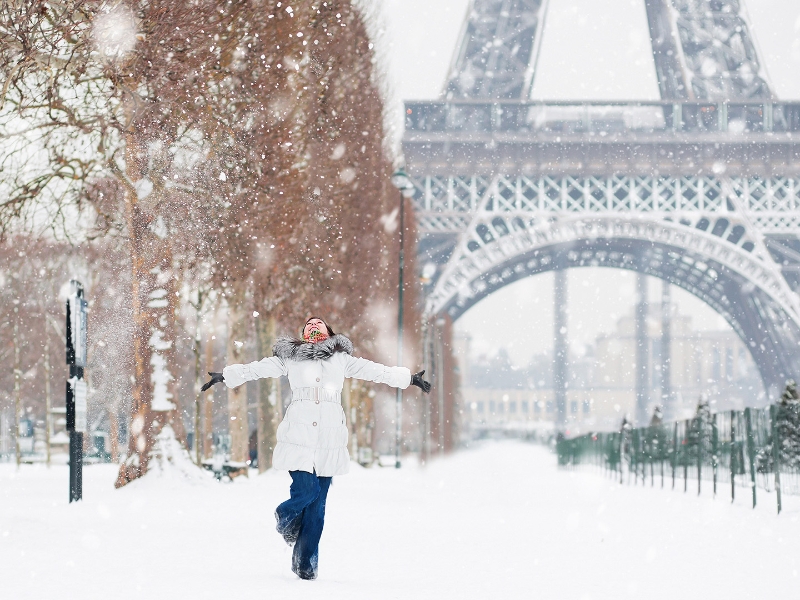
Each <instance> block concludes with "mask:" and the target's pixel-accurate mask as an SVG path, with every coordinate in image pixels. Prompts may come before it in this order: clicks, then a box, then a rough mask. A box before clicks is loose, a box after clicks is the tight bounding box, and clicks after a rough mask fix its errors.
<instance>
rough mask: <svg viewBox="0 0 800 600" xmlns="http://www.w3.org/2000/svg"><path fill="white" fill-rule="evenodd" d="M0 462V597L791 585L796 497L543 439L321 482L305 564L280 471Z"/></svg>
mask: <svg viewBox="0 0 800 600" xmlns="http://www.w3.org/2000/svg"><path fill="white" fill-rule="evenodd" d="M115 475H116V470H115V468H114V467H113V466H110V465H96V466H91V467H87V468H86V469H85V470H84V478H85V480H84V498H85V500H84V501H83V502H81V503H78V504H73V505H71V506H70V505H68V504H67V502H66V500H67V468H66V467H63V466H58V467H52V468H51V469H49V470H48V469H47V468H46V467H44V466H26V467H23V468H22V470H20V471H19V472H18V471H16V469H15V467H13V466H12V465H7V464H3V465H0V597H1V598H4V599H5V598H7V599H9V600H21V599H26V598H35V599H37V600H38V599H44V598H62V599H68V600H69V599H72V598H75V599H80V600H92V599H95V598H110V599H115V600H116V599H125V598H135V599H137V600H142V599H143V598H147V599H154V600H161V599H167V598H170V599H183V598H192V599H193V600H198V599H205V598H209V599H212V598H213V599H220V598H223V599H245V598H279V599H292V600H295V599H296V600H302V599H305V598H315V599H316V598H325V599H326V600H337V599H342V600H345V599H346V600H358V599H362V598H363V599H369V600H382V599H389V598H398V599H412V598H413V599H415V600H416V599H423V598H436V599H450V598H454V599H455V598H459V599H462V598H463V599H471V598H476V599H481V600H485V599H489V598H491V599H495V598H497V599H500V598H537V599H543V600H544V599H556V600H560V599H575V600H583V599H598V598H603V599H605V598H608V599H612V598H613V599H615V600H617V599H620V598H637V599H640V598H641V599H647V600H656V599H661V598H664V599H667V598H669V599H670V600H674V599H675V598H680V599H682V600H688V599H694V598H698V599H700V598H703V599H713V598H727V599H733V600H735V599H738V598H743V599H744V598H747V599H752V598H796V597H798V595H797V594H798V589H800V579H798V571H800V564H799V563H800V522H798V516H800V500H799V499H797V498H789V499H787V502H786V504H787V507H786V510H785V511H784V513H783V514H782V515H780V516H777V515H776V514H775V505H774V501H773V500H774V498H772V497H770V496H769V495H768V494H766V493H762V492H761V491H759V493H760V494H761V495H760V502H761V505H760V507H759V508H758V509H756V510H752V509H750V508H749V507H748V505H747V502H746V500H747V499H746V498H745V497H744V495H745V494H743V493H742V494H740V496H741V497H742V498H741V500H740V501H738V502H737V503H736V504H733V505H731V503H730V502H729V501H728V500H727V499H726V498H725V497H720V498H717V499H713V498H711V497H710V495H707V496H703V497H699V498H698V497H697V496H696V495H693V494H691V493H689V494H684V493H683V492H682V491H681V492H678V491H675V492H673V491H668V490H660V489H657V488H656V489H651V488H649V487H647V488H642V487H641V486H640V487H632V486H628V485H624V486H621V485H620V484H619V483H614V482H612V481H611V480H609V479H606V478H604V477H603V476H602V475H599V474H597V473H594V472H588V471H587V472H565V471H559V470H558V469H557V468H556V467H555V458H554V456H553V455H552V454H550V453H549V452H548V451H547V450H546V449H544V448H541V447H535V446H529V445H525V444H522V443H516V442H503V443H487V444H485V445H482V446H479V447H477V448H475V449H472V450H468V451H463V452H460V453H458V454H456V455H454V456H452V457H448V458H446V459H442V460H438V461H435V462H433V463H431V464H430V465H428V466H427V467H408V468H403V469H401V470H399V471H396V470H395V469H380V468H374V469H361V468H358V467H355V468H354V470H353V472H351V473H350V474H349V475H347V476H344V477H339V478H337V479H335V480H334V485H333V487H332V488H331V492H330V495H329V500H328V513H327V521H326V526H325V532H324V534H323V537H322V543H321V549H320V576H319V579H318V580H317V581H311V582H307V581H301V580H299V579H297V577H295V576H294V575H293V574H292V572H291V571H290V569H289V563H290V555H291V551H290V550H289V548H288V547H287V546H286V545H285V544H284V542H283V540H282V539H281V538H280V536H279V535H278V534H277V533H275V531H274V520H273V516H272V513H273V510H274V507H275V506H276V505H277V504H278V503H279V502H281V501H282V500H284V499H285V497H286V495H287V489H288V484H289V476H288V474H286V473H273V472H267V473H265V474H264V475H262V476H254V477H251V478H250V480H246V481H245V480H237V481H236V482H234V483H232V484H231V483H222V484H220V483H216V482H214V481H212V480H200V481H192V482H187V481H182V480H179V479H177V478H176V477H175V476H174V475H172V476H169V475H164V476H162V477H148V478H147V479H146V480H144V481H140V482H137V483H134V484H132V485H130V486H128V487H127V488H125V489H122V490H115V489H114V488H113V485H112V484H113V481H114V477H115Z"/></svg>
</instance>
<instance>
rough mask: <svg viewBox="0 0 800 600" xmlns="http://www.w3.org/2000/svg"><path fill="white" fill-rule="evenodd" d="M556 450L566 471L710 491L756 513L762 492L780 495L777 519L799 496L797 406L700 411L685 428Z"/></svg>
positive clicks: (638, 431) (628, 432) (658, 427)
mask: <svg viewBox="0 0 800 600" xmlns="http://www.w3.org/2000/svg"><path fill="white" fill-rule="evenodd" d="M701 408H702V407H701ZM776 442H777V443H776ZM556 450H557V453H558V462H559V465H561V466H562V467H564V468H575V467H577V466H579V465H593V466H595V467H597V468H600V469H604V470H605V471H606V472H607V473H608V474H609V475H610V476H613V477H617V478H619V480H620V482H626V481H627V482H629V483H639V482H641V483H643V484H645V483H649V484H650V485H661V486H662V487H663V486H671V487H672V488H675V487H683V489H684V491H688V490H689V489H696V490H697V492H698V493H700V491H701V490H702V489H703V486H708V485H710V486H712V487H713V491H714V493H715V494H730V496H731V499H733V498H735V497H736V494H747V495H751V496H752V502H753V506H754V507H755V505H756V496H757V494H756V491H757V489H758V488H761V489H764V490H767V491H775V492H777V494H776V496H777V503H778V512H780V511H781V494H782V493H786V494H792V495H800V403H797V402H793V403H789V404H786V403H780V404H777V405H774V406H771V407H769V408H766V409H754V408H747V409H745V410H743V411H728V412H722V413H711V412H709V411H708V410H702V409H699V410H698V413H697V415H696V416H695V417H694V418H692V419H688V420H686V421H678V422H674V423H658V424H654V425H650V426H649V427H641V428H628V427H623V429H622V430H621V431H620V432H616V433H599V432H598V433H590V434H587V435H584V436H581V437H577V438H572V439H563V440H559V441H558V442H557V444H556Z"/></svg>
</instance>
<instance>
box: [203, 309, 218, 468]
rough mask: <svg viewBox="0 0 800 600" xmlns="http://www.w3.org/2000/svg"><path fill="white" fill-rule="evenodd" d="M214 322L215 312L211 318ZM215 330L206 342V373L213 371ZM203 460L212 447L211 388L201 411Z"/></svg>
mask: <svg viewBox="0 0 800 600" xmlns="http://www.w3.org/2000/svg"><path fill="white" fill-rule="evenodd" d="M212 318H213V319H214V320H215V321H216V311H214V315H213V317H212ZM215 329H216V328H215V327H213V326H212V327H211V333H212V335H210V336H209V338H208V340H207V341H206V367H205V368H206V373H208V372H209V371H213V370H214V336H213V332H214V330H215ZM202 439H203V458H211V451H212V447H213V445H214V388H213V387H212V388H211V393H210V394H209V397H208V398H206V399H205V406H204V411H203V438H202Z"/></svg>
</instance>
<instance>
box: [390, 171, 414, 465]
mask: <svg viewBox="0 0 800 600" xmlns="http://www.w3.org/2000/svg"><path fill="white" fill-rule="evenodd" d="M392 185H393V186H394V187H396V188H397V189H398V190H399V191H400V256H399V260H398V263H399V266H400V268H399V275H398V285H397V366H401V365H402V364H403V266H404V263H405V247H404V246H405V234H406V222H405V212H406V211H405V199H406V198H411V197H412V196H413V195H414V184H413V183H412V181H411V178H410V177H409V176H408V175H406V172H405V171H404V170H403V168H402V167H400V168H399V169H397V171H395V172H394V173H393V174H392ZM402 416H403V390H402V389H400V388H397V399H396V400H395V419H394V422H395V430H394V466H395V468H396V469H399V468H400V438H401V437H402V424H401V419H402Z"/></svg>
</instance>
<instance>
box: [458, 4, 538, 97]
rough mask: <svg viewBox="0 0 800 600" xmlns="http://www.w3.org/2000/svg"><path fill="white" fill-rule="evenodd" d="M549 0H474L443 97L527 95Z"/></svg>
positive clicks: (533, 73) (533, 72)
mask: <svg viewBox="0 0 800 600" xmlns="http://www.w3.org/2000/svg"><path fill="white" fill-rule="evenodd" d="M547 2H548V0H473V2H472V4H471V6H470V10H469V13H468V15H467V21H466V25H465V27H464V30H463V32H462V36H461V40H460V43H459V46H458V48H457V50H456V53H455V57H454V60H453V65H452V67H451V70H450V75H449V77H448V81H447V85H446V87H445V97H447V98H517V99H519V98H526V97H527V96H528V94H529V92H530V89H531V87H532V85H533V77H534V75H535V68H536V62H537V59H538V53H539V47H540V45H541V32H542V30H543V27H542V25H543V21H544V15H545V13H546V11H547Z"/></svg>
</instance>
